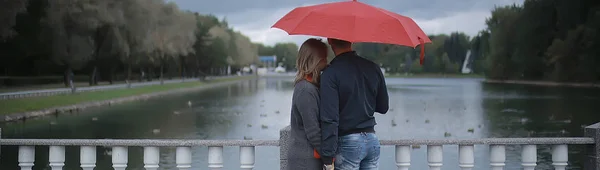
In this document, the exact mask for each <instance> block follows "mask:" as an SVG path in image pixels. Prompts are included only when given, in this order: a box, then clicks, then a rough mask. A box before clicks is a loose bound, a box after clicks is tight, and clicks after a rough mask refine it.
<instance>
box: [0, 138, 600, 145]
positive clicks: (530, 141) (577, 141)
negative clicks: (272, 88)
mask: <svg viewBox="0 0 600 170" xmlns="http://www.w3.org/2000/svg"><path fill="white" fill-rule="evenodd" d="M380 142H381V145H556V144H568V145H585V144H594V139H593V138H585V137H564V138H562V137H542V138H479V139H400V140H380ZM0 145H30V146H31V145H44V146H155V147H180V146H279V140H194V139H0Z"/></svg>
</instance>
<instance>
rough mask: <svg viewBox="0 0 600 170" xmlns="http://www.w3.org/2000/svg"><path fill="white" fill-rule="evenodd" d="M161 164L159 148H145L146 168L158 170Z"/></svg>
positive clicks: (147, 169)
mask: <svg viewBox="0 0 600 170" xmlns="http://www.w3.org/2000/svg"><path fill="white" fill-rule="evenodd" d="M159 163H160V150H159V149H158V147H144V168H146V170H157V169H158V167H159V166H158V164H159Z"/></svg>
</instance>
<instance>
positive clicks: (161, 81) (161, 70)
mask: <svg viewBox="0 0 600 170" xmlns="http://www.w3.org/2000/svg"><path fill="white" fill-rule="evenodd" d="M163 65H164V64H163V62H161V63H160V84H161V85H162V84H164V83H165V81H164V79H163Z"/></svg>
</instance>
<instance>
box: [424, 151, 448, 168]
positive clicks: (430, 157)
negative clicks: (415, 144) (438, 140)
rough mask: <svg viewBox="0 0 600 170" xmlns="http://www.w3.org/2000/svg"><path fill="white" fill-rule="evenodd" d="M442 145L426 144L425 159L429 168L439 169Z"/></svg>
mask: <svg viewBox="0 0 600 170" xmlns="http://www.w3.org/2000/svg"><path fill="white" fill-rule="evenodd" d="M443 152H444V151H443V147H442V145H427V161H428V162H429V170H441V169H442V165H443V163H442V160H443V157H444V156H443Z"/></svg>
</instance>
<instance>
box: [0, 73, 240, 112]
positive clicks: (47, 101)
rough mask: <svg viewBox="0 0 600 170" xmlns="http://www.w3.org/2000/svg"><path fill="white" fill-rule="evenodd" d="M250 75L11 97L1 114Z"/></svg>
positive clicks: (2, 104)
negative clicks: (93, 90)
mask: <svg viewBox="0 0 600 170" xmlns="http://www.w3.org/2000/svg"><path fill="white" fill-rule="evenodd" d="M247 78H249V77H231V78H223V79H216V80H210V81H207V82H200V81H194V82H184V83H173V84H164V85H152V86H145V87H137V88H131V89H116V90H107V91H98V92H84V93H77V94H72V95H57V96H46V97H31V98H22V99H11V100H0V115H2V114H9V113H20V112H26V111H34V110H40V109H45V108H51V107H57V106H68V105H73V104H77V103H84V102H92V101H102V100H109V99H115V98H121V97H129V96H136V95H142V94H148V93H154V92H163V91H168V90H174V89H181V88H191V87H197V86H202V85H204V84H211V83H217V82H224V81H234V80H241V79H247Z"/></svg>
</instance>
